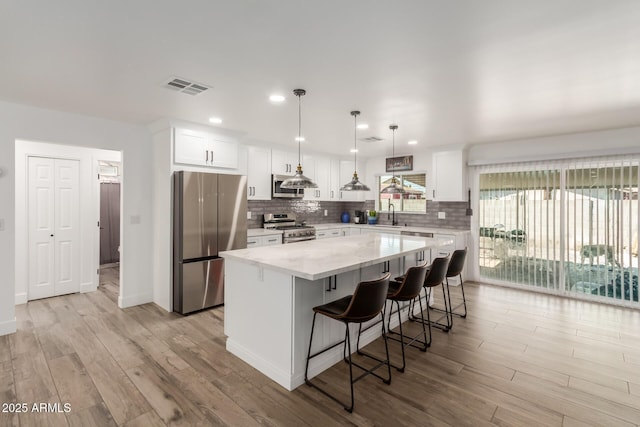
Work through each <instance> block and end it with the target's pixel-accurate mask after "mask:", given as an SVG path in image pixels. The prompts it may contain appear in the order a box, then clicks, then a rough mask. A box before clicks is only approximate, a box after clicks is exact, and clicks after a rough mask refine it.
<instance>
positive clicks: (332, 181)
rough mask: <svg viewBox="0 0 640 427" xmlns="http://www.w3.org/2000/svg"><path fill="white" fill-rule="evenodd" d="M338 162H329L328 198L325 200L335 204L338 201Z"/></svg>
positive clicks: (340, 184)
mask: <svg viewBox="0 0 640 427" xmlns="http://www.w3.org/2000/svg"><path fill="white" fill-rule="evenodd" d="M342 185H343V184H342V183H341V182H340V160H338V159H331V160H329V194H328V195H329V198H328V199H327V200H329V201H332V202H337V201H339V200H340V187H342Z"/></svg>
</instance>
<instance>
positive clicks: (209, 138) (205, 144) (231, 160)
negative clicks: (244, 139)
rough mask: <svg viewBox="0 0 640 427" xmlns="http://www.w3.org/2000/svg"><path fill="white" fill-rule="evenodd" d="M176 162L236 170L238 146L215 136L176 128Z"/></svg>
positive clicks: (233, 142)
mask: <svg viewBox="0 0 640 427" xmlns="http://www.w3.org/2000/svg"><path fill="white" fill-rule="evenodd" d="M174 161H175V163H182V164H187V165H196V166H210V167H216V168H228V169H236V168H237V167H238V145H237V144H236V142H235V141H225V140H223V139H221V138H220V137H217V136H216V135H214V134H209V133H207V132H199V131H193V130H189V129H180V128H176V129H175V130H174Z"/></svg>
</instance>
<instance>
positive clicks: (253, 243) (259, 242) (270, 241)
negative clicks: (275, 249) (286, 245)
mask: <svg viewBox="0 0 640 427" xmlns="http://www.w3.org/2000/svg"><path fill="white" fill-rule="evenodd" d="M281 244H282V236H281V235H279V234H274V235H268V236H248V237H247V248H257V247H259V246H273V245H281Z"/></svg>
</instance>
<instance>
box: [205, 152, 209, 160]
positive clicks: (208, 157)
mask: <svg viewBox="0 0 640 427" xmlns="http://www.w3.org/2000/svg"><path fill="white" fill-rule="evenodd" d="M205 152H206V153H207V163H209V150H205Z"/></svg>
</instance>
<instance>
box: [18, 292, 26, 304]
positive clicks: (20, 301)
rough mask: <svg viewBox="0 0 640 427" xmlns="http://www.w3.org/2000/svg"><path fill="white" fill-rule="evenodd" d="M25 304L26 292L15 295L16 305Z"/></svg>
mask: <svg viewBox="0 0 640 427" xmlns="http://www.w3.org/2000/svg"><path fill="white" fill-rule="evenodd" d="M26 303H27V293H26V292H20V293H19V294H16V305H20V304H26Z"/></svg>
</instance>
